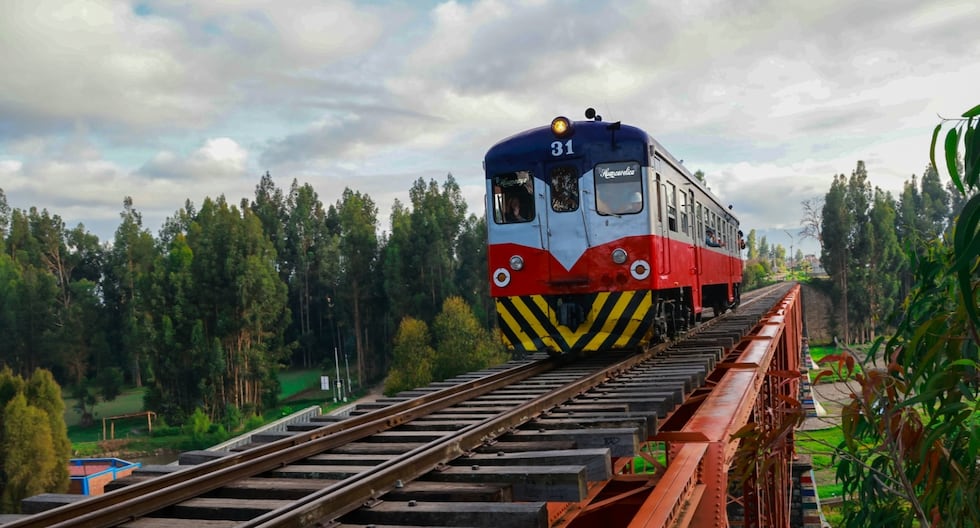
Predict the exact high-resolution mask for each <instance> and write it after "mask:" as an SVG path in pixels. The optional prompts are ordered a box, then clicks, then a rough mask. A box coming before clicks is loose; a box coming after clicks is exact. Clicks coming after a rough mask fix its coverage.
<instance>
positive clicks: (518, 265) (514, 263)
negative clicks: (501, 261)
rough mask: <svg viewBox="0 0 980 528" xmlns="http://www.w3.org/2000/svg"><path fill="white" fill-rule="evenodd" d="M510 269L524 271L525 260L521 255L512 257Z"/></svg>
mask: <svg viewBox="0 0 980 528" xmlns="http://www.w3.org/2000/svg"><path fill="white" fill-rule="evenodd" d="M510 269H512V270H514V271H521V270H522V269H524V259H523V258H521V256H520V255H514V256H513V257H510Z"/></svg>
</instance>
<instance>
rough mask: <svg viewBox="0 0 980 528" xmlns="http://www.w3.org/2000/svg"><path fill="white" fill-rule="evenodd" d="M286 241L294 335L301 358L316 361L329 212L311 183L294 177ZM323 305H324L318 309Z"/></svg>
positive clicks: (284, 266) (283, 255) (308, 363)
mask: <svg viewBox="0 0 980 528" xmlns="http://www.w3.org/2000/svg"><path fill="white" fill-rule="evenodd" d="M285 216H286V218H285V229H284V232H285V241H284V243H283V244H282V248H281V250H280V254H279V260H280V262H281V264H280V266H281V268H282V269H285V270H287V271H288V272H289V276H288V279H287V282H288V284H289V298H290V307H291V309H292V310H291V311H292V314H293V319H292V327H293V331H292V332H291V333H290V339H295V340H296V341H297V342H298V344H299V347H298V348H299V351H300V361H301V363H302V364H303V365H304V366H311V365H313V364H314V356H315V354H316V351H317V350H319V349H320V348H321V347H320V346H318V339H317V335H316V332H315V330H316V329H317V328H318V327H319V325H318V324H317V323H318V322H319V321H317V318H318V316H319V314H321V313H322V305H323V304H324V303H325V292H326V290H325V288H323V285H322V284H321V282H320V278H321V277H322V276H323V274H322V273H321V271H320V270H321V268H323V267H324V266H326V265H327V264H326V262H324V260H323V259H324V254H323V252H322V251H321V248H322V246H323V245H324V244H326V243H328V241H329V233H328V232H327V227H326V212H325V211H324V208H323V204H322V203H321V202H320V200H319V198H318V197H317V194H316V191H314V190H313V187H312V186H311V185H310V184H308V183H307V184H304V185H299V183H298V182H297V181H296V180H293V183H292V185H291V186H290V189H289V195H288V197H287V198H286V209H285ZM318 307H320V309H317V308H318Z"/></svg>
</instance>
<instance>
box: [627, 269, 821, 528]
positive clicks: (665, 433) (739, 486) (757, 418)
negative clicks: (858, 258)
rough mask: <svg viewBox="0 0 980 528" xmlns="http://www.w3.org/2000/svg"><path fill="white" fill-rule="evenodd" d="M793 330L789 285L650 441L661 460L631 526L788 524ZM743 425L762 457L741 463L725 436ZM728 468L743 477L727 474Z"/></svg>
mask: <svg viewBox="0 0 980 528" xmlns="http://www.w3.org/2000/svg"><path fill="white" fill-rule="evenodd" d="M802 329H803V317H802V302H801V299H800V288H799V286H794V287H793V288H792V289H791V290H790V291H789V293H788V294H787V295H786V296H785V297H784V298H783V299H782V301H780V302H779V303H777V305H776V306H775V307H774V308H773V309H772V310H771V311H770V312H769V313H768V314H767V315H766V316H764V317H763V318H762V319H761V320H760V322H759V324H758V325H757V326H756V328H755V329H754V330H753V332H751V334H750V335H749V336H748V337H746V338H745V339H743V340H742V341H741V342H739V343H738V344H737V345H736V346H735V347H734V348H732V349H731V350H730V351H729V353H728V354H727V356H726V358H725V360H724V361H723V362H722V363H719V364H718V365H717V367H716V369H715V370H714V372H712V373H711V375H710V376H709V378H708V382H707V388H706V389H704V390H702V391H700V392H696V393H695V395H694V396H693V397H691V398H689V399H688V401H689V402H690V403H689V404H688V405H690V406H693V409H686V410H684V411H683V412H676V413H675V414H677V415H682V416H685V417H687V419H686V421H684V423H683V424H680V425H678V424H672V425H673V427H672V428H667V429H665V430H661V431H660V432H658V434H657V435H656V436H655V437H653V440H654V441H660V442H664V445H665V448H666V452H667V460H668V462H667V466H666V468H665V470H664V471H662V472H658V474H657V477H655V478H651V479H650V480H651V482H650V483H649V484H648V485H649V486H651V488H652V489H651V490H650V492H649V493H648V494H646V496H645V499H644V500H643V501H642V504H640V505H639V507H638V508H637V510H636V512H635V514H634V516H633V518H632V521H631V522H630V523H629V526H630V527H631V528H640V527H661V526H691V527H728V526H744V527H777V528H789V518H790V506H791V500H792V471H791V462H792V458H793V439H794V438H793V430H794V428H795V426H796V424H797V423H798V419H799V418H800V417H802V414H803V411H802V407H801V405H800V403H799V390H800V352H801V341H802ZM747 426H748V427H747ZM749 428H752V429H754V431H755V432H756V433H755V434H756V436H755V437H754V441H756V442H759V445H758V446H757V447H756V449H755V450H754V451H753V452H755V453H758V454H760V455H761V456H759V457H758V458H755V457H753V459H752V460H751V461H750V462H749V463H747V464H741V465H740V464H737V460H736V455H739V456H744V455H745V453H746V452H747V451H746V450H745V448H744V447H743V448H742V450H741V451H740V445H741V442H740V440H739V438H738V437H734V435H736V434H737V433H739V434H740V435H741V434H746V431H748V429H749ZM736 466H740V467H742V468H743V469H746V472H745V473H744V474H742V475H736V474H735V473H734V472H733V470H734V469H735V467H736ZM636 477H639V475H636ZM654 482H655V483H654ZM634 500H635V498H634Z"/></svg>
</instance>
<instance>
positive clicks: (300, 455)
mask: <svg viewBox="0 0 980 528" xmlns="http://www.w3.org/2000/svg"><path fill="white" fill-rule="evenodd" d="M788 289H789V286H788V285H784V286H782V287H777V288H773V289H769V290H767V291H765V292H762V293H761V294H757V295H756V296H755V297H754V298H751V299H749V298H748V297H750V296H746V301H745V302H744V303H743V305H742V307H741V308H740V309H739V311H738V312H737V313H732V314H726V315H725V316H723V317H719V318H716V319H714V320H712V321H709V322H708V323H706V324H704V325H702V326H699V327H698V328H697V329H695V330H694V331H692V332H690V333H689V334H688V335H687V336H686V337H685V338H684V339H683V340H679V341H678V342H675V343H668V344H664V345H660V346H657V347H654V348H653V349H651V350H648V351H646V352H644V353H642V354H624V353H616V354H605V355H595V356H591V357H585V358H576V359H572V358H558V359H547V358H538V357H532V358H528V359H527V360H525V361H515V362H510V363H508V364H506V365H503V366H500V367H497V368H494V369H488V370H486V371H482V372H477V373H472V374H468V375H465V376H460V377H459V378H455V379H453V380H448V381H446V382H440V383H433V384H432V385H430V386H429V387H426V388H422V389H417V390H414V391H407V392H405V393H401V394H399V395H398V396H397V397H394V398H382V399H380V400H378V401H377V402H374V403H370V404H361V405H359V406H358V407H357V408H356V409H355V411H354V412H352V413H351V415H350V416H348V417H346V418H344V419H342V420H339V421H335V422H330V420H333V418H331V417H320V420H321V421H317V422H311V423H308V424H301V425H298V426H296V427H295V428H294V429H295V430H294V431H291V432H289V433H288V434H282V435H278V436H277V435H266V436H265V437H259V438H256V439H254V440H258V441H261V442H263V443H256V444H253V445H252V446H250V448H248V449H245V450H242V451H238V452H224V453H221V452H217V453H207V452H193V453H186V454H185V455H182V465H180V466H150V467H147V468H144V469H143V470H140V471H137V472H136V473H135V474H134V475H133V476H132V477H128V478H126V479H122V480H120V481H117V483H116V487H117V489H114V490H113V491H111V492H109V493H107V494H105V495H102V496H97V497H93V498H89V499H86V500H80V501H77V502H75V501H68V500H67V498H65V497H63V496H49V497H48V498H47V499H48V500H47V502H45V497H43V496H42V497H39V498H38V500H37V501H35V503H34V504H35V505H39V506H41V507H44V506H45V505H46V506H48V507H52V506H56V507H53V508H52V509H49V510H47V511H42V512H40V513H36V514H34V515H30V516H27V517H25V518H22V519H19V520H15V521H13V522H11V523H7V524H4V525H3V526H5V527H7V526H10V527H21V526H59V527H82V526H85V527H108V526H126V527H134V528H153V527H158V526H178V527H179V526H207V527H226V526H227V527H231V526H236V527H287V526H288V527H299V526H343V527H348V526H349V527H354V526H375V527H377V528H380V527H382V526H494V527H498V526H556V525H568V526H573V525H574V515H575V513H576V512H577V511H579V510H577V509H576V508H574V507H573V506H572V505H576V504H581V503H583V501H587V500H588V499H589V497H590V495H592V494H594V493H595V490H596V489H597V486H595V483H598V482H603V481H606V480H608V479H610V478H611V477H612V476H613V475H617V474H622V473H624V472H629V471H630V467H631V463H632V460H633V457H635V456H637V455H640V454H641V450H642V448H643V446H644V445H645V444H646V442H647V441H648V439H650V438H652V437H654V436H655V435H656V434H657V432H658V429H659V428H660V427H661V426H665V427H668V428H669V427H670V425H669V424H670V421H671V419H672V418H673V413H674V411H675V409H677V408H678V407H679V405H680V404H681V403H682V402H683V401H684V399H685V398H686V397H687V396H688V395H690V394H691V393H692V392H693V391H695V390H696V389H698V388H699V387H701V386H702V385H704V384H705V382H706V379H707V378H708V376H709V375H710V373H711V372H712V371H713V370H714V368H715V365H716V363H718V362H719V361H722V359H723V357H724V353H725V350H727V349H730V348H731V347H732V346H734V345H735V344H736V343H737V342H738V341H739V340H740V339H741V338H742V337H743V336H745V335H746V334H747V333H748V332H750V331H751V330H752V328H753V327H754V326H755V325H756V323H757V322H758V321H759V320H760V318H761V317H762V316H763V315H765V314H766V313H767V312H768V311H769V309H770V308H771V307H772V305H773V304H774V303H775V302H776V301H778V300H779V299H780V298H782V296H783V295H784V294H785V292H786V291H787V290H788ZM195 462H196V463H195ZM185 463H188V464H185ZM65 502H68V503H67V504H66V503H65ZM59 504H61V505H59Z"/></svg>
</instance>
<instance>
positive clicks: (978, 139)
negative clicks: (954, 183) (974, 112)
mask: <svg viewBox="0 0 980 528" xmlns="http://www.w3.org/2000/svg"><path fill="white" fill-rule="evenodd" d="M978 126H980V122H978V123H976V124H974V123H973V118H970V122H969V123H967V125H966V134H965V137H964V141H963V148H965V149H966V153H965V154H964V156H963V160H964V169H965V172H964V176H963V179H964V180H966V182H967V184H968V185H970V186H971V187H972V186H975V185H976V184H977V181H978V180H980V133H977V127H978Z"/></svg>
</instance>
